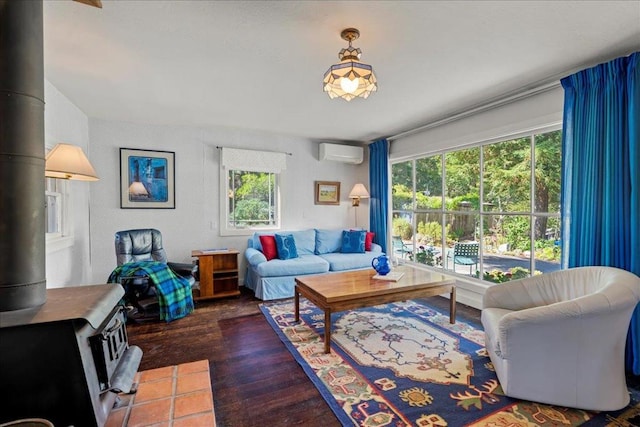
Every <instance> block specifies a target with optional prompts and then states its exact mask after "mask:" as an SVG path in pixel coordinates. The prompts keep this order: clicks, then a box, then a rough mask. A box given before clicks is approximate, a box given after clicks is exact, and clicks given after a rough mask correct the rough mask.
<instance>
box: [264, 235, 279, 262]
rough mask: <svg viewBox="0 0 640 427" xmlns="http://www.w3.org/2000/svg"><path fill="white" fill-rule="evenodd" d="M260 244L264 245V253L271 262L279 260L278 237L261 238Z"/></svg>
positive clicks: (267, 236)
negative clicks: (275, 259)
mask: <svg viewBox="0 0 640 427" xmlns="http://www.w3.org/2000/svg"><path fill="white" fill-rule="evenodd" d="M260 244H261V245H262V253H263V254H264V256H265V257H266V258H267V261H270V260H272V259H274V258H278V247H277V246H276V236H273V235H264V236H260Z"/></svg>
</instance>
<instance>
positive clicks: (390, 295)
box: [295, 265, 456, 353]
mask: <svg viewBox="0 0 640 427" xmlns="http://www.w3.org/2000/svg"><path fill="white" fill-rule="evenodd" d="M393 271H394V272H403V273H404V275H403V276H402V278H401V279H400V280H398V281H397V282H392V281H387V280H377V279H374V278H373V276H374V275H375V274H376V272H375V271H374V270H357V271H347V272H344V273H327V274H319V275H310V276H301V277H296V287H295V315H296V317H295V321H296V322H299V321H300V295H302V296H304V297H306V298H307V299H308V300H309V301H311V302H313V303H314V304H315V305H316V306H318V307H319V308H321V309H322V310H323V311H324V352H325V353H329V352H330V346H329V344H330V342H331V313H334V312H338V311H345V310H353V309H356V308H362V307H371V306H374V305H378V304H386V303H389V302H396V301H405V300H410V299H415V298H423V297H430V296H435V295H441V294H444V293H449V294H450V295H451V299H450V302H449V321H450V322H451V323H456V287H455V280H454V279H452V278H450V277H447V276H445V275H444V274H440V273H432V272H429V271H426V270H420V269H418V268H413V267H411V266H408V265H403V266H400V267H397V268H395V269H394V270H393Z"/></svg>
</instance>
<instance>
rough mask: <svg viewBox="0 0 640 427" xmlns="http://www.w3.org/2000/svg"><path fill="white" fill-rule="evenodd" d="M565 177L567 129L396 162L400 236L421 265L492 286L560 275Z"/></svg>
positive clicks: (396, 217)
mask: <svg viewBox="0 0 640 427" xmlns="http://www.w3.org/2000/svg"><path fill="white" fill-rule="evenodd" d="M560 171H561V131H560V130H556V131H552V132H546V133H539V134H531V135H528V136H524V137H521V138H515V139H511V140H505V141H499V142H495V143H490V144H482V145H479V146H476V147H471V148H465V149H462V150H453V151H449V152H445V153H442V154H438V155H433V156H426V157H419V158H415V159H412V160H407V161H402V162H398V163H394V164H392V167H391V173H392V180H391V185H392V209H393V212H392V226H393V235H394V236H400V237H401V239H402V241H403V242H404V244H405V247H408V248H410V251H411V255H410V259H411V260H412V261H414V262H419V263H424V264H428V265H431V266H433V267H437V268H441V269H444V270H448V271H455V272H456V273H458V274H464V275H468V276H472V277H478V278H483V279H485V280H489V281H493V282H502V281H506V280H512V279H514V278H519V277H526V276H528V275H531V274H539V273H546V272H550V271H555V270H558V269H560V244H561V242H560V240H559V239H560V194H561V189H560ZM396 239H397V237H396ZM532 272H533V273H532Z"/></svg>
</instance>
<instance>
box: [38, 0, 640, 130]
mask: <svg viewBox="0 0 640 427" xmlns="http://www.w3.org/2000/svg"><path fill="white" fill-rule="evenodd" d="M44 23H45V26H44V30H45V32H44V34H45V37H44V38H45V40H44V46H45V57H44V59H45V75H46V78H47V79H48V80H49V81H50V82H51V83H52V84H53V85H54V86H56V87H57V88H58V89H59V90H60V91H61V92H62V93H64V94H65V95H66V96H67V97H68V98H69V99H70V100H71V101H72V102H73V103H74V104H76V105H77V106H78V107H79V108H80V109H81V110H82V111H83V112H84V113H86V114H87V115H88V116H89V117H96V118H100V119H107V120H118V121H127V122H135V123H152V124H170V125H187V126H226V127H233V128H245V129H252V130H258V131H264V132H274V133H281V134H288V135H294V136H302V137H308V138H312V139H314V140H322V141H327V140H331V141H370V140H372V139H375V138H379V137H384V136H390V135H394V134H397V133H400V132H402V131H406V130H409V129H412V128H415V127H417V126H420V125H423V124H426V123H429V122H432V121H434V120H436V119H439V118H442V117H445V116H446V115H448V114H451V113H454V112H459V111H462V110H464V109H465V108H469V107H470V106H474V105H478V104H479V103H482V102H483V101H486V100H488V99H492V98H496V97H500V96H503V95H505V94H508V93H512V92H514V91H516V90H519V89H520V88H529V87H532V86H536V85H539V84H540V83H543V82H548V81H549V80H550V79H552V78H555V79H556V80H557V79H558V78H560V77H564V76H565V75H567V74H570V73H572V72H575V71H578V70H580V69H583V68H586V67H589V66H592V65H596V64H597V63H600V62H604V61H607V60H610V59H613V58H616V57H618V56H623V55H627V54H629V53H632V52H634V51H638V50H640V0H633V1H369V2H366V1H364V2H359V1H334V2H332V1H204V0H200V1H186V0H176V1H169V0H162V1H150V0H141V1H132V0H128V1H123V0H120V1H112V0H103V9H97V8H93V7H89V6H86V5H83V4H81V3H77V2H74V1H70V0H56V1H52V0H46V1H45V2H44ZM347 27H356V28H358V29H359V30H360V33H361V35H360V38H359V39H358V40H356V41H355V42H354V43H353V45H354V46H355V47H360V48H361V49H362V61H363V62H365V63H368V64H371V65H372V66H373V67H374V71H375V73H376V76H377V78H378V91H377V92H376V93H373V94H372V95H371V96H370V97H369V98H368V99H366V100H363V99H356V100H353V101H351V102H346V101H343V100H342V99H334V100H330V99H329V97H328V96H327V95H326V94H325V93H324V92H323V91H322V77H323V74H324V72H325V71H326V70H327V68H328V67H329V66H330V65H331V64H333V63H335V62H337V61H338V51H339V50H340V49H342V48H343V47H346V45H347V44H346V42H345V41H344V40H342V39H341V38H340V31H341V30H342V29H344V28H347ZM45 101H46V100H45Z"/></svg>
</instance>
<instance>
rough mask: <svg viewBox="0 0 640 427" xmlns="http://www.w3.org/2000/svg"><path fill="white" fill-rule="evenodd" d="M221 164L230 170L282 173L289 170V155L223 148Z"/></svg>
mask: <svg viewBox="0 0 640 427" xmlns="http://www.w3.org/2000/svg"><path fill="white" fill-rule="evenodd" d="M221 151H222V153H221V155H220V164H221V165H222V167H223V168H225V169H227V170H229V169H233V170H243V171H251V172H271V173H280V172H281V171H283V170H285V169H287V154H286V153H278V152H274V151H259V150H245V149H241V148H228V147H221Z"/></svg>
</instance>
